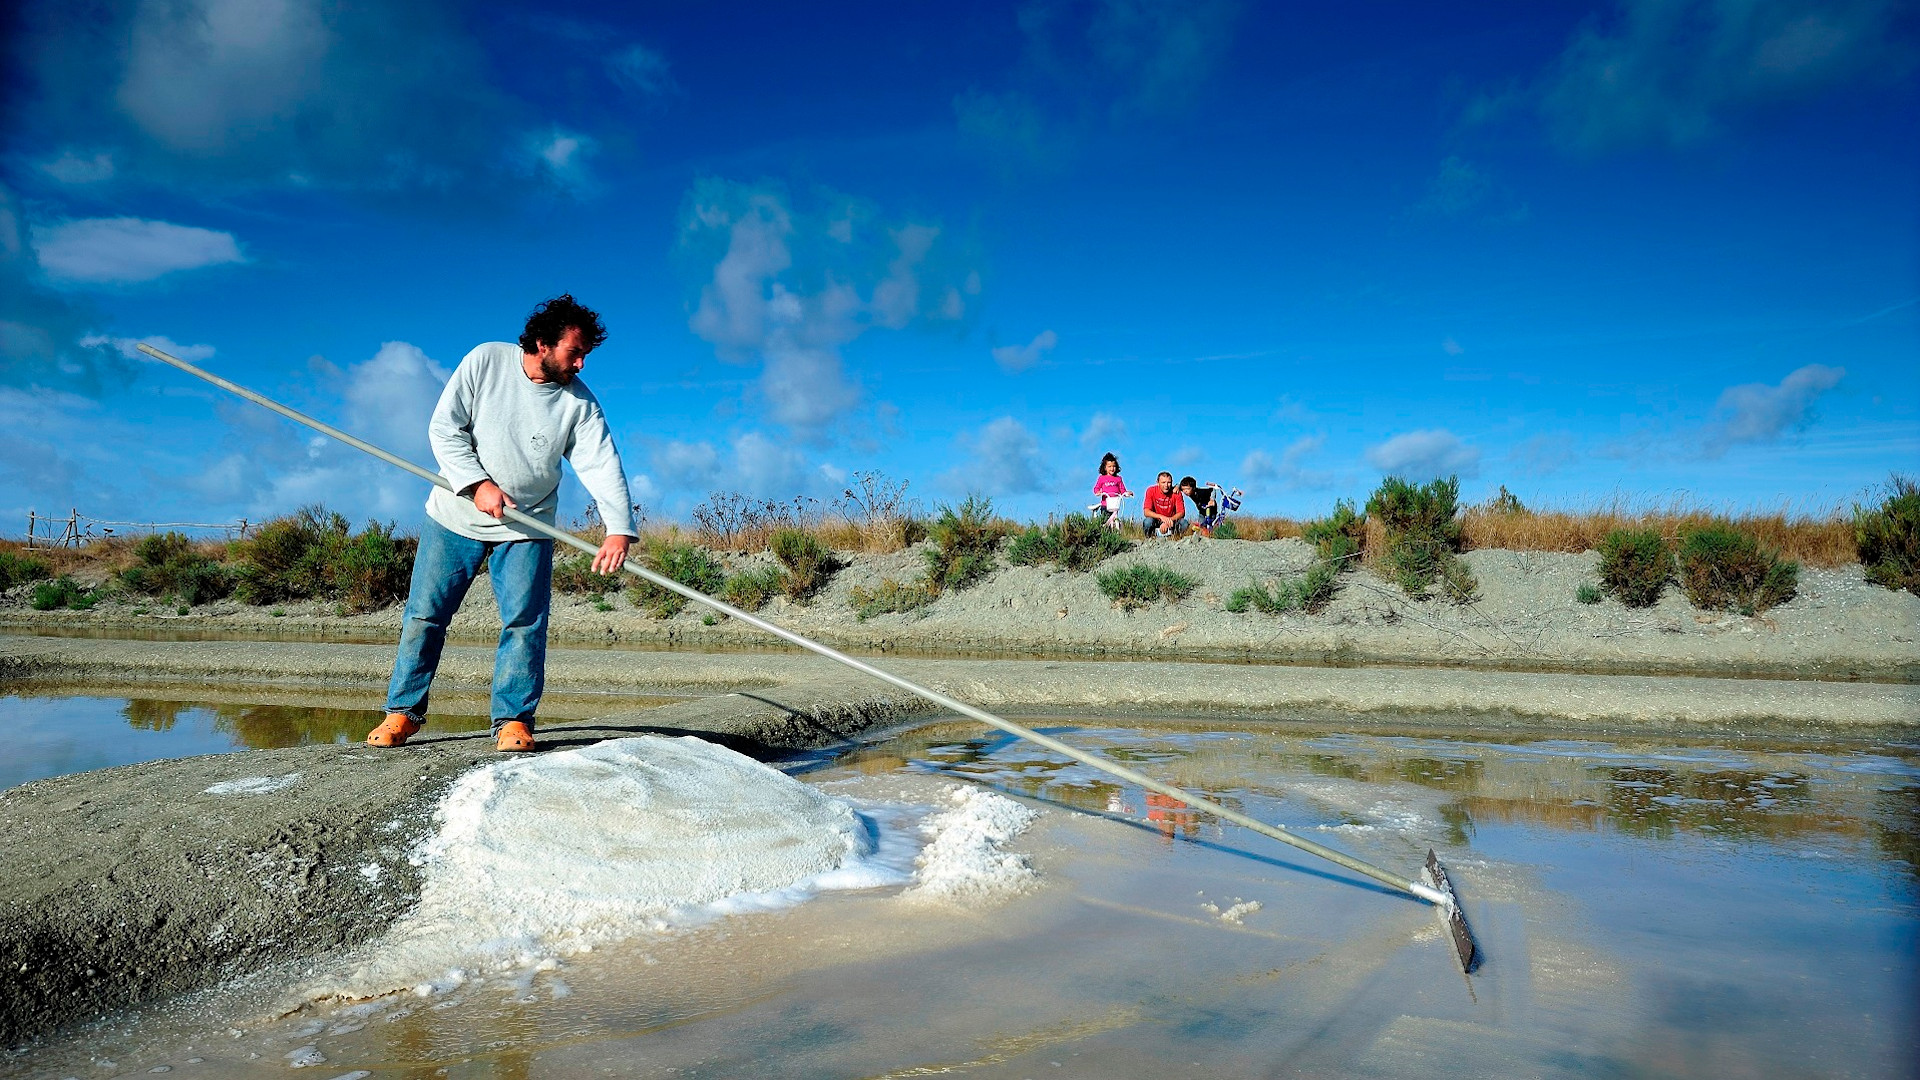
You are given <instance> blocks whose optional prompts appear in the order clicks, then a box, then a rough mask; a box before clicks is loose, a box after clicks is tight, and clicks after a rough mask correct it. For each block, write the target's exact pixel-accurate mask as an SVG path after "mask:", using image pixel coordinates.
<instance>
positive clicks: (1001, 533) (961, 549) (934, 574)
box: [926, 495, 1007, 594]
mask: <svg viewBox="0 0 1920 1080" xmlns="http://www.w3.org/2000/svg"><path fill="white" fill-rule="evenodd" d="M927 535H928V538H929V539H931V540H932V541H933V546H932V547H930V548H928V549H927V551H926V559H927V577H926V582H927V588H928V590H929V591H931V592H933V593H936V594H937V593H941V592H944V591H946V590H948V589H964V588H966V587H967V586H969V585H972V584H974V583H975V582H978V581H979V580H980V579H981V578H984V577H986V576H987V575H988V574H991V573H993V566H994V562H993V552H994V549H995V548H997V547H999V546H1000V541H1001V540H1002V539H1004V538H1005V537H1006V535H1007V527H1006V526H1005V525H1003V524H1002V523H1000V522H998V521H995V520H994V518H993V501H992V500H991V499H986V498H982V497H981V496H978V495H969V496H967V499H966V501H965V502H962V503H961V504H960V505H959V506H957V507H956V506H947V505H942V506H941V507H940V514H939V516H938V517H936V518H934V520H933V524H932V525H931V526H929V527H928V529H927Z"/></svg>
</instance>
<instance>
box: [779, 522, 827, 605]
mask: <svg viewBox="0 0 1920 1080" xmlns="http://www.w3.org/2000/svg"><path fill="white" fill-rule="evenodd" d="M768 546H769V547H771V548H772V549H773V557H774V558H776V559H778V560H780V565H781V566H784V567H786V570H787V572H786V575H785V577H784V578H783V580H782V581H781V587H782V588H783V589H785V590H786V593H787V599H789V600H792V601H793V602H795V603H804V602H806V601H807V600H809V599H811V598H812V596H813V594H815V593H817V592H819V591H820V590H821V589H823V588H825V587H826V584H827V582H828V581H829V580H830V579H831V578H832V577H833V575H834V573H835V572H837V571H838V570H839V569H840V560H839V559H838V558H835V557H834V554H833V552H832V550H830V549H829V548H828V547H827V545H825V544H823V543H821V542H820V538H819V537H817V536H815V535H813V534H812V533H810V532H804V531H802V530H800V529H781V530H780V531H779V532H776V533H774V534H773V539H772V540H771V541H770V543H769V544H768Z"/></svg>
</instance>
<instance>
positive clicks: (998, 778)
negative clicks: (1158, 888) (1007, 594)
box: [842, 722, 1920, 877]
mask: <svg viewBox="0 0 1920 1080" xmlns="http://www.w3.org/2000/svg"><path fill="white" fill-rule="evenodd" d="M1044 730H1045V731H1046V732H1047V733H1048V734H1051V735H1055V736H1057V737H1061V738H1064V739H1066V740H1067V741H1069V742H1073V743H1075V744H1076V745H1079V746H1082V747H1084V748H1086V749H1089V750H1093V751H1096V752H1098V753H1101V754H1103V755H1105V756H1107V757H1109V758H1112V759H1114V760H1118V761H1123V762H1125V763H1127V764H1128V765H1131V766H1132V767H1134V768H1136V769H1138V770H1140V771H1142V772H1145V773H1147V774H1148V775H1151V776H1154V777H1156V778H1158V779H1163V780H1167V781H1170V782H1172V783H1175V784H1178V785H1180V786H1182V787H1187V788H1189V789H1190V790H1194V791H1196V792H1198V793H1202V794H1206V795H1209V796H1210V797H1212V798H1214V799H1217V800H1219V801H1220V802H1222V803H1223V804H1225V805H1229V806H1233V807H1234V808H1235V809H1244V807H1245V803H1246V801H1247V800H1255V801H1260V802H1263V803H1267V804H1270V805H1275V806H1277V805H1280V804H1282V803H1283V802H1284V801H1285V800H1286V799H1288V798H1289V797H1290V795H1292V794H1294V792H1293V789H1296V788H1298V787H1299V786H1300V785H1301V783H1302V781H1307V780H1310V779H1312V778H1325V779H1329V780H1337V781H1344V782H1352V783H1357V784H1363V785H1377V786H1382V787H1385V786H1390V785H1413V786H1414V787H1416V788H1419V789H1424V790H1427V791H1431V792H1436V793H1440V794H1443V795H1445V796H1447V798H1446V799H1444V800H1443V801H1442V802H1440V803H1439V805H1438V806H1437V807H1436V808H1435V810H1436V811H1437V814H1438V817H1439V819H1440V823H1441V825H1442V826H1443V827H1444V830H1445V833H1444V835H1445V837H1446V839H1447V840H1448V841H1449V842H1450V843H1452V844H1454V845H1456V846H1460V847H1470V846H1472V844H1473V841H1474V839H1475V835H1476V831H1477V829H1478V828H1480V827H1482V826H1486V825H1491V824H1503V825H1513V824H1526V825H1539V826H1546V827H1549V828H1552V829H1556V830H1565V831H1589V832H1594V831H1607V832H1614V833H1619V834H1623V835H1627V836H1632V837H1636V838H1644V839H1649V840H1656V841H1664V840H1671V839H1675V838H1678V837H1681V836H1686V835H1693V836H1701V837H1713V838H1718V839H1723V840H1740V841H1766V842H1771V843H1785V842H1788V841H1796V842H1798V841H1818V842H1820V843H1825V842H1827V841H1841V842H1850V843H1854V844H1857V845H1859V846H1861V847H1862V848H1869V849H1874V850H1877V851H1879V852H1880V853H1882V854H1883V855H1884V856H1885V857H1887V858H1889V859H1893V860H1898V861H1899V862H1901V863H1903V864H1904V865H1905V867H1906V868H1907V871H1908V873H1909V874H1910V875H1912V876H1915V877H1920V754H1917V753H1916V748H1915V747H1912V746H1888V747H1876V748H1875V749H1874V750H1873V751H1872V752H1867V751H1853V752H1844V751H1843V752H1834V751H1833V750H1832V749H1830V748H1825V749H1820V750H1810V749H1806V748H1803V747H1799V746H1794V745H1785V746H1779V747H1775V746H1770V745H1767V744H1757V743H1748V742H1745V741H1742V742H1741V743H1739V744H1738V745H1736V746H1729V745H1724V744H1713V743H1700V744H1696V745H1692V746H1678V747H1676V746H1674V745H1673V744H1672V743H1662V744H1658V745H1655V744H1643V743H1633V742H1622V743H1608V742H1592V741H1577V742H1576V741H1569V740H1548V739H1542V740H1537V741H1533V742H1509V743H1496V742H1476V741H1470V740H1465V739H1462V740H1449V739H1438V738H1431V737H1404V736H1363V735H1354V734H1348V733H1344V732H1325V731H1314V730H1306V729H1294V728H1284V727H1281V728H1261V729H1257V730H1249V731H1221V730H1218V725H1217V724H1215V725H1214V726H1213V729H1212V730H1193V729H1187V728H1183V727H1148V728H1138V729H1117V728H1108V727H1095V726H1084V727H1083V726H1076V725H1065V724H1055V725H1051V726H1048V727H1046V728H1045V729H1044ZM868 755H872V758H873V760H872V761H871V762H867V761H864V760H863V759H864V758H866V757H867V756H868ZM903 760H904V761H908V762H911V763H914V764H915V765H916V766H917V767H919V768H923V769H937V770H939V771H942V772H947V773H953V774H958V775H965V776H969V777H972V778H974V779H976V780H979V781H983V782H986V783H989V784H992V785H994V786H997V787H1001V788H1003V789H1005V790H1008V791H1011V792H1017V793H1019V794H1021V795H1026V796H1030V797H1033V798H1040V799H1046V800H1049V801H1052V802H1057V803H1062V804H1065V805H1068V806H1073V807H1077V808H1081V809H1087V810H1093V811H1098V812H1105V813H1119V814H1125V815H1127V816H1134V817H1140V816H1144V818H1145V820H1146V821H1147V822H1148V823H1150V824H1152V825H1153V826H1154V828H1156V829H1157V830H1158V831H1160V832H1161V834H1162V835H1163V836H1166V837H1168V838H1170V839H1171V838H1173V837H1175V836H1181V837H1191V836H1194V835H1196V830H1197V829H1198V827H1199V824H1200V823H1201V822H1203V821H1210V820H1211V819H1210V817H1209V816H1208V815H1204V814H1200V813H1198V812H1196V811H1193V810H1191V809H1189V808H1187V807H1185V806H1183V805H1181V804H1179V803H1178V802H1177V801H1175V800H1172V799H1169V798H1166V797H1165V796H1161V795H1158V794H1149V793H1145V792H1142V791H1139V790H1138V789H1130V788H1129V787H1128V786H1127V785H1123V784H1120V783H1117V782H1115V781H1113V780H1112V779H1110V778H1108V777H1107V776H1106V775H1105V774H1103V773H1099V772H1097V771H1095V770H1092V769H1089V768H1087V767H1086V766H1083V765H1080V764H1078V763H1076V762H1073V761H1070V760H1068V759H1066V758H1063V757H1060V756H1058V755H1055V754H1052V753H1050V752H1048V751H1046V750H1044V749H1042V748H1040V747H1037V746H1033V745H1030V744H1028V743H1025V742H1023V741H1021V740H1018V739H1015V738H1013V737H1012V736H1008V735H1004V734H1001V733H999V732H980V731H979V730H978V729H977V728H973V727H971V726H970V725H966V724H963V723H959V722H955V723H950V724H940V725H935V726H932V727H928V728H922V729H919V730H918V731H914V732H909V733H907V734H905V735H902V736H899V737H896V738H894V739H891V740H889V741H888V742H887V743H886V745H885V747H884V748H876V749H874V750H871V751H861V752H857V753H855V754H854V755H852V756H851V757H850V758H847V759H843V761H842V764H843V765H848V766H851V767H853V768H856V769H861V770H863V771H865V770H867V769H869V768H872V769H873V770H875V771H884V770H886V769H891V768H895V767H898V765H899V763H900V762H902V761H903ZM1295 809H1296V811H1297V810H1298V809H1299V808H1298V807H1295ZM1143 810H1144V815H1143V814H1142V811H1143ZM1256 816H1257V815H1256ZM1310 823H1311V822H1310ZM1319 823H1324V824H1332V825H1338V824H1349V825H1362V824H1365V818H1364V816H1363V815H1360V814H1357V813H1356V812H1355V811H1353V810H1352V809H1351V808H1345V809H1342V808H1338V807H1332V806H1328V807H1323V808H1322V809H1321V813H1320V817H1319Z"/></svg>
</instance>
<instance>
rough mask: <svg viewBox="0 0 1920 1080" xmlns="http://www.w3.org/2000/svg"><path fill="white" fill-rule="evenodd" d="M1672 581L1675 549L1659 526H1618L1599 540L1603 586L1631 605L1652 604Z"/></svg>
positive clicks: (1622, 601) (1657, 600)
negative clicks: (1670, 545) (1645, 527)
mask: <svg viewBox="0 0 1920 1080" xmlns="http://www.w3.org/2000/svg"><path fill="white" fill-rule="evenodd" d="M1671 580H1673V549H1672V548H1671V547H1669V546H1668V544H1667V540H1666V537H1664V536H1661V535H1660V532H1659V530H1657V529H1615V530H1613V531H1612V532H1610V533H1608V534H1607V535H1606V536H1605V537H1604V538H1602V539H1601V541H1600V587H1601V588H1602V589H1604V590H1606V591H1607V593H1609V594H1610V595H1612V596H1613V598H1614V599H1615V600H1618V601H1620V602H1621V603H1623V604H1625V605H1627V606H1628V607H1652V606H1653V605H1654V604H1656V603H1658V602H1659V601H1660V592H1661V590H1663V589H1665V588H1666V587H1667V582H1669V581H1671Z"/></svg>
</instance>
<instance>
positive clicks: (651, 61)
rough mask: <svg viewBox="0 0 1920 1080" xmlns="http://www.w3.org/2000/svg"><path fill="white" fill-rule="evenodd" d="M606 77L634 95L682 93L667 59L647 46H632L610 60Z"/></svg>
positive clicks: (655, 95)
mask: <svg viewBox="0 0 1920 1080" xmlns="http://www.w3.org/2000/svg"><path fill="white" fill-rule="evenodd" d="M607 74H608V75H609V76H611V77H612V79H613V81H614V82H615V83H616V84H618V85H619V86H620V88H621V89H623V90H626V91H627V92H628V93H631V94H638V95H640V96H642V97H660V96H663V95H666V94H671V93H673V92H675V91H677V90H679V89H680V87H679V84H677V83H675V82H674V81H673V75H672V73H671V72H669V71H668V70H667V58H666V57H664V56H662V55H660V54H659V53H657V52H655V51H653V50H652V49H649V48H647V47H646V46H645V45H629V46H627V47H626V48H624V49H622V50H620V51H619V52H617V53H615V54H614V55H613V56H612V57H610V58H609V59H608V60H607Z"/></svg>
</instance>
